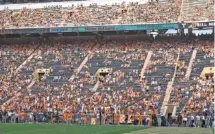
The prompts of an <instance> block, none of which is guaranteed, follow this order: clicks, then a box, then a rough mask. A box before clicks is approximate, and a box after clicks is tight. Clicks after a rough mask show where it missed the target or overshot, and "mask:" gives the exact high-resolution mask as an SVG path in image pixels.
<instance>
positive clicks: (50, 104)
mask: <svg viewBox="0 0 215 134" xmlns="http://www.w3.org/2000/svg"><path fill="white" fill-rule="evenodd" d="M173 38H174V37H173ZM45 43H46V44H44V43H43V44H42V45H39V44H35V45H32V44H30V45H27V46H26V45H24V46H22V45H21V46H16V45H15V46H14V48H13V45H11V46H7V45H5V46H4V47H2V48H1V55H0V56H1V58H2V59H4V61H5V62H4V63H3V64H1V65H3V66H4V67H3V69H4V70H5V71H1V72H2V74H1V77H3V78H4V77H6V74H4V72H8V74H11V75H12V76H13V78H16V79H15V80H14V79H10V80H9V81H7V80H6V79H2V80H1V82H2V83H1V104H2V103H3V102H6V103H4V106H3V108H2V112H0V119H1V121H2V122H56V123H58V122H67V123H69V122H76V123H85V124H90V123H92V122H91V119H93V118H94V119H95V120H94V123H98V124H99V123H102V124H113V123H114V124H120V123H128V124H129V123H133V124H139V125H153V126H164V125H165V126H166V125H171V121H170V120H169V118H170V117H166V116H165V115H162V114H160V113H159V111H160V108H161V104H162V101H163V97H164V94H165V91H166V88H167V84H168V82H169V81H171V79H172V76H173V73H174V71H176V70H175V66H176V65H178V63H176V60H175V59H176V58H177V56H178V52H179V50H180V51H181V52H182V53H186V52H190V51H193V49H194V48H195V49H197V50H198V52H199V53H201V52H206V53H205V55H204V57H205V59H208V58H211V57H213V54H212V51H210V47H211V44H212V42H210V41H201V40H198V39H196V40H193V41H192V42H191V43H190V42H189V41H186V39H184V40H183V39H177V40H174V39H173V41H172V40H169V41H166V40H159V41H153V42H150V41H147V40H145V41H143V40H140V39H135V40H132V39H129V38H127V39H126V40H125V39H124V38H122V39H118V40H104V41H102V42H101V41H95V40H94V41H93V40H86V41H73V42H71V40H66V39H64V40H63V42H57V43H56V42H55V40H54V39H53V41H50V42H47V41H46V42H45ZM203 43H206V44H205V45H204V46H203V45H202V44H203ZM29 46H30V48H29ZM190 46H192V47H190ZM15 48H19V49H16V50H15ZM113 48H114V49H113ZM184 50H186V51H184ZM17 51H21V53H17ZM149 51H152V52H153V54H152V57H151V60H150V61H149V64H148V66H147V68H146V71H145V74H144V76H142V77H143V79H140V78H141V76H140V72H141V69H142V67H143V63H144V62H145V59H146V57H147V54H148V52H149ZM33 52H34V53H33ZM17 54H18V55H19V56H17V57H16V58H17V59H14V57H15V56H16V55H17ZM31 54H34V56H33V57H32V59H31V60H29V61H28V62H27V63H26V64H25V65H23V67H22V69H20V70H19V71H17V73H16V74H15V73H14V70H16V69H17V68H18V66H19V65H20V64H21V63H22V62H24V60H25V59H26V58H27V57H29V56H30V55H31ZM88 56H89V57H88ZM86 57H88V61H87V63H86V64H85V65H83V66H82V69H81V70H80V71H79V72H78V69H77V68H79V67H80V66H79V65H81V64H82V61H84V59H85V58H86ZM184 59H185V58H182V59H181V61H183V60H184ZM9 61H10V62H11V61H14V63H12V64H8V63H9ZM196 61H197V62H200V61H199V59H198V57H197V60H196ZM201 61H202V60H201ZM202 62H203V61H202ZM209 62H210V60H206V63H209ZM203 63H205V62H203ZM212 63H213V62H212ZM185 64H187V63H185ZM197 67H198V66H196V64H194V65H193V68H194V71H196V72H195V73H197V74H198V73H199V76H200V73H201V71H202V70H201V69H195V68H197ZM42 68H45V69H50V72H49V73H46V74H44V75H43V76H41V77H36V76H34V77H33V75H32V74H34V72H35V70H36V69H42ZM101 68H107V69H108V73H107V74H105V75H102V76H98V70H99V69H101ZM7 70H8V71H7ZM183 76H184V75H183ZM71 77H74V79H71ZM180 79H183V77H182V78H180ZM191 79H192V81H194V82H195V83H196V84H194V85H192V86H191V87H190V88H189V87H188V88H186V89H177V88H175V87H173V88H174V90H173V94H172V97H171V99H170V100H171V101H170V102H171V103H177V102H181V101H182V100H185V101H183V103H184V105H185V109H184V110H183V111H182V112H181V114H179V115H182V116H179V117H178V119H177V122H178V123H179V124H180V122H182V119H183V121H186V119H188V117H189V119H188V121H190V122H191V123H189V126H199V124H200V121H201V126H202V127H209V126H212V125H211V123H212V121H213V118H212V117H213V114H214V111H213V110H212V107H213V104H212V103H211V101H212V97H213V96H212V94H213V92H214V91H213V84H214V82H213V80H212V78H211V77H209V78H208V80H203V79H200V78H197V77H196V76H192V74H191ZM17 81H18V82H17ZM32 81H34V82H35V83H34V84H33V85H32V87H30V88H27V87H28V86H29V84H30V83H31V82H32ZM179 82H183V80H180V81H179ZM7 84H9V85H10V86H11V87H9V88H5V86H6V85H7ZM187 92H188V94H187ZM189 92H192V97H191V99H192V100H195V101H190V100H189V101H188V102H186V99H184V98H187V100H188V99H189V98H190V96H188V95H189V94H190V93H189ZM8 93H9V95H6V96H5V94H8ZM184 93H185V94H187V95H184ZM17 94H19V96H18V97H14V96H16V95H17ZM11 97H14V98H13V99H11V101H6V100H9V98H11ZM199 102H201V103H199ZM122 115H123V116H122ZM199 116H201V118H200V120H199ZM193 117H194V119H193ZM165 118H167V119H168V121H167V122H166V120H165ZM193 120H194V123H195V125H194V123H193ZM204 120H205V121H206V122H204ZM92 124H93V123H92ZM190 124H191V125H190ZM202 124H203V125H202ZM185 126H186V124H185Z"/></svg>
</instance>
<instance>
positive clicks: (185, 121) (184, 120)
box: [183, 116, 187, 127]
mask: <svg viewBox="0 0 215 134" xmlns="http://www.w3.org/2000/svg"><path fill="white" fill-rule="evenodd" d="M183 124H184V127H186V124H187V117H186V116H184V118H183Z"/></svg>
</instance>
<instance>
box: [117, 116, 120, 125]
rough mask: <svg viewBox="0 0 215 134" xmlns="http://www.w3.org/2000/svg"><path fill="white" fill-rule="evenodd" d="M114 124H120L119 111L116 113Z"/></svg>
mask: <svg viewBox="0 0 215 134" xmlns="http://www.w3.org/2000/svg"><path fill="white" fill-rule="evenodd" d="M116 124H117V125H119V124H120V114H119V113H118V114H117V115H116Z"/></svg>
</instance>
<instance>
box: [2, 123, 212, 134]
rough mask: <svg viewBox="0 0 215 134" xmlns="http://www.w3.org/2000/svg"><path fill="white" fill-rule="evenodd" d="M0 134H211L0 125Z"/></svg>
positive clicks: (195, 130)
mask: <svg viewBox="0 0 215 134" xmlns="http://www.w3.org/2000/svg"><path fill="white" fill-rule="evenodd" d="M0 134H212V129H211V128H205V129H204V128H166V127H165V128H164V127H157V128H153V127H151V128H146V127H142V126H109V125H107V126H105V125H103V126H99V125H96V126H82V125H61V124H58V125H57V124H56V125H51V124H0Z"/></svg>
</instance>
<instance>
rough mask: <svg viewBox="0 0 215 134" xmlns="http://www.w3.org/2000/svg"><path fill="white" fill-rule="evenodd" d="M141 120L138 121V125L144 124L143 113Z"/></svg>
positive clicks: (140, 116)
mask: <svg viewBox="0 0 215 134" xmlns="http://www.w3.org/2000/svg"><path fill="white" fill-rule="evenodd" d="M138 120H139V122H138V125H143V116H142V115H139V119H138Z"/></svg>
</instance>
